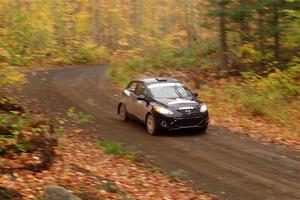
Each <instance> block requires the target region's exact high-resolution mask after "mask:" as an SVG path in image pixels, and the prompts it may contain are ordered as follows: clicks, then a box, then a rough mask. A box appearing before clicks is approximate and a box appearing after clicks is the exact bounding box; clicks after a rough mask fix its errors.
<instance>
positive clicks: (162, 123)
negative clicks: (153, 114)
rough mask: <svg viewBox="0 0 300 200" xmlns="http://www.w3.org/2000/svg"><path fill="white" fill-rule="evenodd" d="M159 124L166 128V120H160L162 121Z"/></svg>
mask: <svg viewBox="0 0 300 200" xmlns="http://www.w3.org/2000/svg"><path fill="white" fill-rule="evenodd" d="M160 125H161V126H162V127H164V128H168V124H167V122H166V121H162V122H161V123H160Z"/></svg>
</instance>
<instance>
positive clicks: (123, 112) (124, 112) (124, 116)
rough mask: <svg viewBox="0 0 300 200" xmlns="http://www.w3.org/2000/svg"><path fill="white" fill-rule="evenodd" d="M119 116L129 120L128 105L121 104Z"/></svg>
mask: <svg viewBox="0 0 300 200" xmlns="http://www.w3.org/2000/svg"><path fill="white" fill-rule="evenodd" d="M119 118H120V119H121V120H122V121H123V122H125V121H127V120H128V114H127V111H126V106H125V105H124V104H121V105H120V108H119Z"/></svg>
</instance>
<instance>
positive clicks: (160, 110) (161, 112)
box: [154, 106, 174, 115]
mask: <svg viewBox="0 0 300 200" xmlns="http://www.w3.org/2000/svg"><path fill="white" fill-rule="evenodd" d="M154 110H155V111H156V112H158V113H160V114H163V115H173V114H174V113H173V112H172V111H171V110H168V109H166V108H163V107H159V106H155V107H154Z"/></svg>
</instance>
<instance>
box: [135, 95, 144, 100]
mask: <svg viewBox="0 0 300 200" xmlns="http://www.w3.org/2000/svg"><path fill="white" fill-rule="evenodd" d="M136 98H137V100H140V101H145V100H146V97H145V96H144V95H139V96H137V97H136Z"/></svg>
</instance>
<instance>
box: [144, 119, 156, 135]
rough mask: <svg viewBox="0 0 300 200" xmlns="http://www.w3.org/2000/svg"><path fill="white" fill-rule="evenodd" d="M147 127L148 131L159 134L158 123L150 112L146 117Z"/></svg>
mask: <svg viewBox="0 0 300 200" xmlns="http://www.w3.org/2000/svg"><path fill="white" fill-rule="evenodd" d="M146 128H147V132H148V133H149V134H150V135H157V134H158V127H157V124H156V120H155V118H154V116H153V115H152V114H149V115H148V116H147V119H146Z"/></svg>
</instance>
